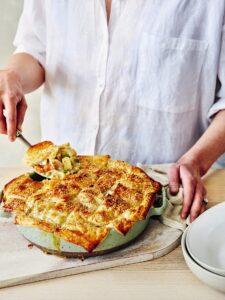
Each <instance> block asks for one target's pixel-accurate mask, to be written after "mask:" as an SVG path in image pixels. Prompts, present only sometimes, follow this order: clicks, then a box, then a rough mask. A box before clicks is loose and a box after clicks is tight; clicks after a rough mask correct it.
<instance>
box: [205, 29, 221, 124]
mask: <svg viewBox="0 0 225 300" xmlns="http://www.w3.org/2000/svg"><path fill="white" fill-rule="evenodd" d="M217 76H218V78H217V89H216V94H215V101H214V104H213V105H212V106H211V108H210V109H209V111H208V116H207V117H208V121H209V122H210V121H211V120H212V119H213V117H214V116H215V114H216V113H218V112H219V111H220V110H223V109H225V25H224V26H223V30H222V36H221V50H220V58H219V66H218V74H217Z"/></svg>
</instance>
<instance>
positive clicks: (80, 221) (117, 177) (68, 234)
mask: <svg viewBox="0 0 225 300" xmlns="http://www.w3.org/2000/svg"><path fill="white" fill-rule="evenodd" d="M42 149H43V148H42ZM76 163H77V165H76V172H75V173H74V174H68V175H66V176H65V177H64V178H53V179H50V180H48V179H45V180H43V181H41V182H37V181H34V180H33V179H32V178H31V177H30V176H29V174H25V175H22V176H20V177H18V178H16V179H14V180H12V181H11V182H10V183H8V184H7V185H6V186H5V188H4V191H3V193H4V195H3V204H4V207H5V208H7V209H10V210H12V211H14V213H15V215H16V219H15V221H16V223H17V224H21V225H24V226H35V227H38V228H40V229H43V230H45V231H48V232H52V233H54V235H56V236H59V237H61V238H63V239H64V240H66V241H69V242H72V243H74V244H77V245H80V246H82V247H84V248H85V249H86V250H87V251H92V250H93V249H95V248H96V247H97V245H98V244H99V243H101V241H103V239H105V238H106V237H107V235H108V233H109V231H110V230H111V229H112V228H113V229H115V230H116V231H117V232H119V233H120V234H122V235H125V234H126V233H127V232H128V231H129V230H130V229H131V227H132V226H133V225H134V224H135V222H136V221H137V220H142V219H144V218H145V217H146V215H147V214H148V212H149V209H150V208H151V206H152V204H153V201H154V197H155V194H156V193H157V192H158V191H159V190H160V188H161V186H160V184H159V183H158V182H155V181H154V180H152V179H151V178H149V177H148V176H147V175H146V174H145V173H144V171H142V170H141V169H139V168H137V167H134V166H132V165H130V164H129V163H126V162H124V161H119V160H111V159H110V157H109V156H107V155H105V156H77V157H76Z"/></svg>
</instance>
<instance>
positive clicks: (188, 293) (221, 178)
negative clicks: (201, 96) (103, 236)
mask: <svg viewBox="0 0 225 300" xmlns="http://www.w3.org/2000/svg"><path fill="white" fill-rule="evenodd" d="M18 173H21V169H16V168H11V169H6V168H0V180H1V184H2V183H3V182H7V180H8V179H9V178H12V177H13V176H15V175H16V174H18ZM204 181H205V185H206V188H207V191H208V196H207V197H208V199H209V207H210V206H213V205H215V204H218V203H220V202H222V201H225V170H215V171H213V172H212V173H211V174H209V175H208V176H206V178H205V180H204ZM0 272H4V270H0ZM0 299H1V300H3V299H4V300H10V299H15V300H20V299H21V300H26V299H29V300H36V299H48V300H50V299H54V300H57V299H60V300H67V299H77V300H78V299H82V300H84V299H93V300H94V299H98V300H101V299H104V300H110V299H118V300H120V299H123V300H126V299H129V300H132V299H138V300H141V299H151V300H154V299H157V300H160V299H163V300H164V299H169V300H170V299H173V300H176V299H177V300H185V299H192V300H195V299H197V300H202V299H203V300H214V299H216V300H220V299H225V294H222V293H219V292H217V291H214V290H213V289H211V288H209V287H207V286H206V285H204V284H202V283H201V282H200V281H199V280H198V279H197V278H196V277H195V276H194V275H192V273H191V272H190V270H189V269H188V268H187V266H186V264H185V261H184V259H183V256H182V252H181V247H178V248H177V249H176V250H174V251H173V252H171V253H170V254H168V255H166V256H164V257H161V258H159V259H156V260H154V261H149V262H144V263H139V264H133V265H128V266H123V267H116V268H112V269H108V270H103V271H97V272H91V273H85V274H81V275H75V276H69V277H64V278H59V279H54V280H48V281H43V282H38V283H31V284H26V285H21V286H16V287H11V288H5V289H2V290H0Z"/></svg>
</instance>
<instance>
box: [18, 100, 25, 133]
mask: <svg viewBox="0 0 225 300" xmlns="http://www.w3.org/2000/svg"><path fill="white" fill-rule="evenodd" d="M26 110H27V103H26V100H25V97H23V98H22V99H21V101H20V102H19V103H18V105H17V129H19V130H20V131H22V124H23V120H24V116H25V113H26Z"/></svg>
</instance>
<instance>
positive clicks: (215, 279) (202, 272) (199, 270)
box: [181, 228, 225, 292]
mask: <svg viewBox="0 0 225 300" xmlns="http://www.w3.org/2000/svg"><path fill="white" fill-rule="evenodd" d="M188 232H189V228H187V229H186V230H185V232H184V233H183V236H182V240H181V247H182V252H183V255H184V259H185V261H186V264H187V265H188V267H189V268H190V270H191V271H192V273H193V274H194V275H195V276H196V277H198V279H200V280H201V281H202V282H203V283H205V284H207V285H208V286H210V287H212V288H214V289H216V290H219V291H221V292H225V277H224V276H221V275H218V274H215V273H213V272H210V271H209V270H206V269H204V268H203V267H202V266H200V265H199V264H198V263H197V262H196V261H195V260H194V259H193V258H192V257H191V255H190V253H189V252H188V250H187V247H186V236H187V233H188Z"/></svg>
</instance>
